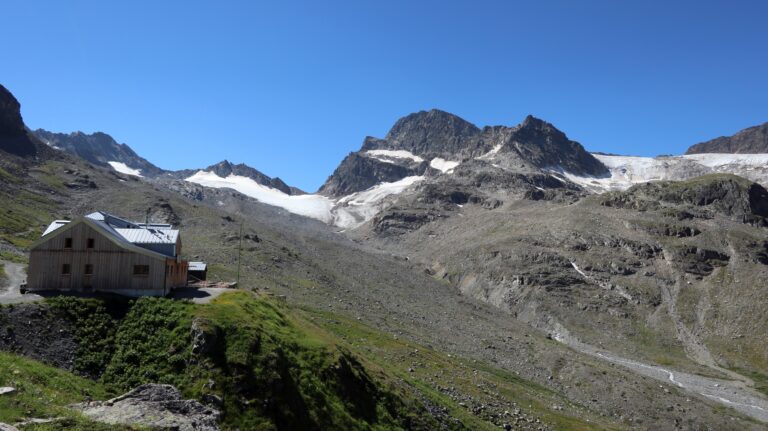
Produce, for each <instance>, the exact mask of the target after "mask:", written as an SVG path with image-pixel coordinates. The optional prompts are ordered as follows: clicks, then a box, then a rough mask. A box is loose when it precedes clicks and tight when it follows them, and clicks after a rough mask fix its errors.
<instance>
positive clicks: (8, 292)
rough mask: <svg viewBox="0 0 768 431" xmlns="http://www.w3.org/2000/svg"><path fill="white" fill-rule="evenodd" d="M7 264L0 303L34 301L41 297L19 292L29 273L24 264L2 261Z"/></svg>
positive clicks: (0, 293) (0, 288)
mask: <svg viewBox="0 0 768 431" xmlns="http://www.w3.org/2000/svg"><path fill="white" fill-rule="evenodd" d="M0 263H2V264H3V265H4V266H5V274H6V278H5V280H4V283H3V284H4V285H3V286H0V304H17V303H20V302H34V301H37V300H39V299H41V298H40V297H39V296H37V295H33V294H25V295H22V294H21V292H19V286H21V283H23V282H24V281H26V279H27V274H26V272H25V271H24V265H22V264H19V263H13V262H6V261H0Z"/></svg>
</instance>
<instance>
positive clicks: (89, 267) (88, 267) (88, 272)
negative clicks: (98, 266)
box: [83, 263, 93, 275]
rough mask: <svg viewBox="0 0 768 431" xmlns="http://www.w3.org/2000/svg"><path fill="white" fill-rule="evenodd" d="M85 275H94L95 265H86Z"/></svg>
mask: <svg viewBox="0 0 768 431" xmlns="http://www.w3.org/2000/svg"><path fill="white" fill-rule="evenodd" d="M83 273H84V274H85V275H93V265H91V264H90V263H86V264H85V269H84V270H83Z"/></svg>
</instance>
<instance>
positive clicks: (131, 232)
mask: <svg viewBox="0 0 768 431" xmlns="http://www.w3.org/2000/svg"><path fill="white" fill-rule="evenodd" d="M115 231H116V232H117V233H119V234H120V235H122V237H123V238H125V239H126V240H127V241H128V242H132V243H134V244H176V239H177V238H178V237H179V231H178V230H176V229H145V228H139V229H122V228H118V229H115Z"/></svg>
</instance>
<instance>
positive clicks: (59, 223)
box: [42, 220, 69, 236]
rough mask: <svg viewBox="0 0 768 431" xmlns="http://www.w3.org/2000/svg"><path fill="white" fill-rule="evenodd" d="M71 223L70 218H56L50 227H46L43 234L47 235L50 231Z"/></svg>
mask: <svg viewBox="0 0 768 431" xmlns="http://www.w3.org/2000/svg"><path fill="white" fill-rule="evenodd" d="M67 223H69V220H54V221H53V222H52V223H51V224H49V225H48V227H47V228H46V229H45V232H43V235H42V236H46V235H48V234H49V233H51V232H53V231H55V230H56V229H58V228H60V227H62V226H64V225H66V224H67Z"/></svg>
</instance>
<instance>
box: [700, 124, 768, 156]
mask: <svg viewBox="0 0 768 431" xmlns="http://www.w3.org/2000/svg"><path fill="white" fill-rule="evenodd" d="M700 153H737V154H756V153H768V123H763V124H761V125H759V126H754V127H749V128H746V129H744V130H741V131H739V132H737V133H736V134H734V135H733V136H721V137H719V138H715V139H712V140H710V141H706V142H701V143H699V144H696V145H692V146H691V147H690V148H688V151H686V152H685V154H700Z"/></svg>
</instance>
